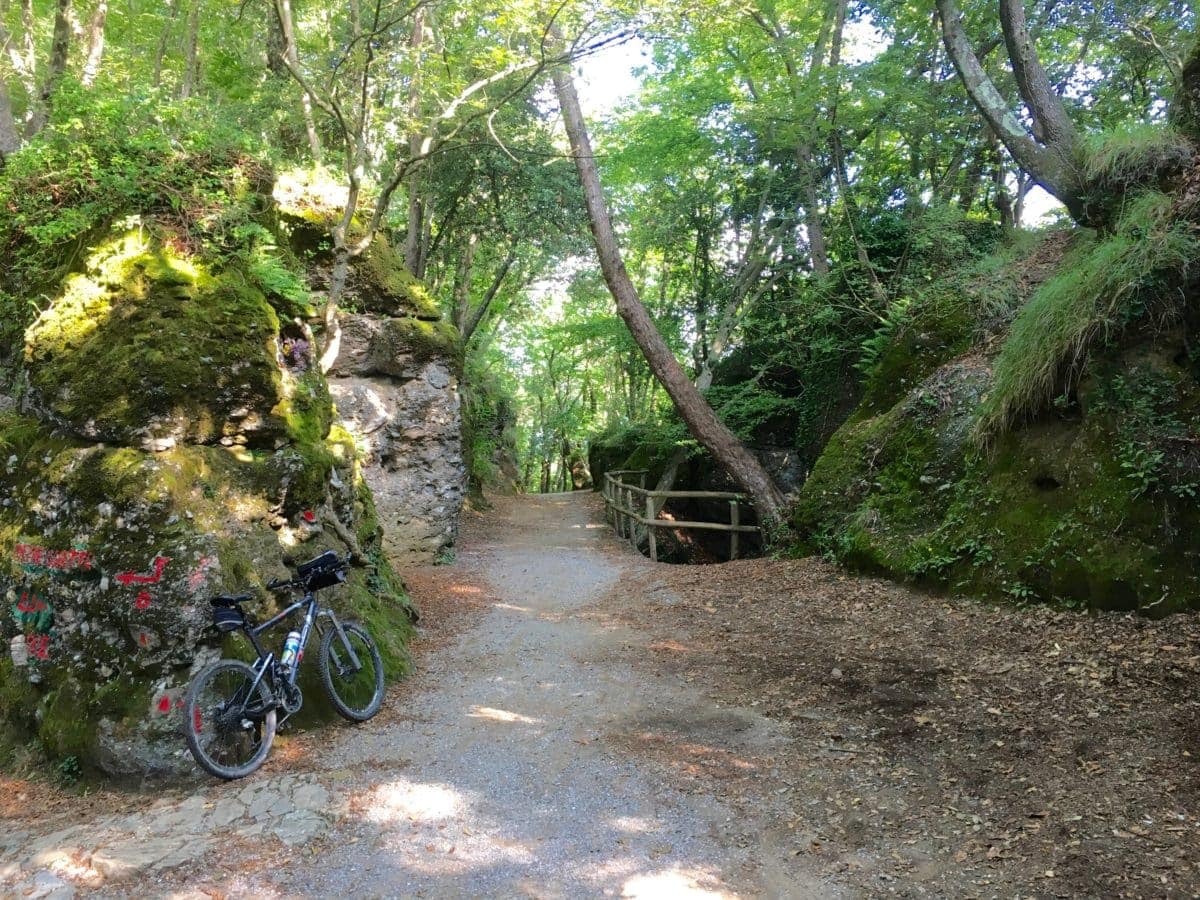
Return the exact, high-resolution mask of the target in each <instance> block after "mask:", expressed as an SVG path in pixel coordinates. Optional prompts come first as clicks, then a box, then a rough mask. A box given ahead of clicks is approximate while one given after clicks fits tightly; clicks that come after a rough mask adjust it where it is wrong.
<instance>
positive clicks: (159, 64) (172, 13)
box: [154, 0, 180, 87]
mask: <svg viewBox="0 0 1200 900" xmlns="http://www.w3.org/2000/svg"><path fill="white" fill-rule="evenodd" d="M165 3H166V7H167V17H166V19H165V20H164V21H163V27H162V31H161V32H159V35H158V49H157V50H156V51H155V53H154V86H155V87H158V86H159V85H160V84H162V70H163V61H164V60H165V59H166V58H167V44H169V43H170V41H171V32H172V31H173V30H174V29H175V17H176V16H177V15H179V3H180V0H165Z"/></svg>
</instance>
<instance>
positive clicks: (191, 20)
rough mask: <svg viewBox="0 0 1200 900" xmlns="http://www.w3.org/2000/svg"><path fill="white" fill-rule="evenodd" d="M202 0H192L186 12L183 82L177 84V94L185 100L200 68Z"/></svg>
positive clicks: (192, 87) (193, 86) (190, 93)
mask: <svg viewBox="0 0 1200 900" xmlns="http://www.w3.org/2000/svg"><path fill="white" fill-rule="evenodd" d="M201 2H202V0H192V9H191V11H190V12H189V13H188V27H187V37H186V38H185V40H184V45H183V83H182V84H181V85H180V86H179V96H180V98H181V99H183V100H186V99H188V97H190V96H192V91H193V90H195V87H196V76H197V73H198V72H199V69H200V46H199V45H200V4H201Z"/></svg>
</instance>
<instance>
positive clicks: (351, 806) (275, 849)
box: [0, 495, 837, 897]
mask: <svg viewBox="0 0 1200 900" xmlns="http://www.w3.org/2000/svg"><path fill="white" fill-rule="evenodd" d="M597 520H598V511H597V506H596V503H595V499H594V498H593V497H591V496H587V495H549V496H542V497H529V498H521V499H518V500H508V501H501V502H500V503H499V504H498V506H497V508H496V509H495V510H494V511H493V512H491V513H489V514H488V516H486V517H485V518H484V519H483V520H482V521H479V522H477V523H476V526H475V528H474V530H472V529H470V528H469V529H468V530H467V534H466V535H465V538H464V541H463V546H462V549H461V550H460V558H459V561H458V562H457V563H456V564H455V565H454V566H452V567H448V568H446V569H445V570H444V575H443V576H442V578H443V583H444V584H448V585H450V587H449V588H448V589H447V592H448V593H458V594H461V595H462V596H463V597H473V598H474V601H475V604H476V608H477V609H478V613H477V614H476V615H475V616H474V617H473V618H472V619H470V621H469V622H468V623H467V624H466V625H465V626H463V627H462V628H461V629H460V631H459V633H458V634H457V636H455V637H453V638H452V639H450V640H449V641H445V642H443V644H442V646H440V647H438V648H437V649H434V650H433V651H431V652H428V653H427V654H425V655H424V656H423V658H421V659H420V660H419V663H420V669H419V672H418V674H417V675H416V676H415V677H414V678H413V679H410V680H409V681H408V682H407V683H406V684H405V685H404V686H402V687H401V688H400V689H398V690H396V691H395V692H394V694H395V695H396V696H395V697H394V698H393V702H392V703H390V704H389V705H390V711H389V712H387V713H385V714H384V715H383V716H381V717H380V720H378V721H376V722H374V723H372V724H370V725H368V726H365V727H361V728H345V729H336V730H327V731H324V732H322V733H320V734H319V735H316V736H312V737H309V738H305V739H301V740H299V741H297V742H296V743H297V744H299V745H300V747H299V749H300V750H301V751H304V750H306V751H307V758H304V757H305V754H304V753H303V752H299V753H298V752H297V748H296V747H293V748H291V750H292V752H286V750H287V748H286V747H285V752H284V753H281V754H278V755H279V756H280V757H281V759H280V760H275V761H274V762H273V764H272V766H270V767H269V769H268V771H267V772H265V773H263V774H261V775H259V776H257V777H256V778H253V779H248V780H247V781H245V782H241V783H238V784H237V785H212V786H208V787H206V788H204V789H203V790H202V791H200V792H198V793H197V794H195V795H193V796H192V797H190V798H186V799H183V800H182V801H181V802H180V803H179V804H178V805H177V806H175V807H171V809H177V808H183V807H185V806H186V805H187V804H191V805H190V806H189V807H187V808H188V809H193V810H194V811H195V814H193V815H190V816H189V815H183V816H180V815H175V816H174V817H172V816H171V815H170V812H171V809H163V810H161V813H162V814H161V815H160V818H159V819H158V820H156V821H159V822H160V823H163V824H162V829H165V831H166V833H165V834H162V833H160V834H156V835H155V836H154V837H155V839H156V840H159V841H160V842H162V843H163V846H164V849H165V850H169V851H170V852H171V853H174V854H175V855H174V856H171V857H169V858H168V857H156V856H155V855H154V854H153V853H147V852H142V853H140V854H130V855H131V856H132V857H135V858H133V859H131V860H130V861H129V864H128V865H124V864H122V863H120V862H119V861H118V862H117V863H113V862H112V861H111V857H112V853H111V852H110V853H108V856H105V854H104V853H103V852H102V851H100V850H98V849H96V850H87V849H86V848H85V849H84V850H82V851H79V850H76V851H75V852H72V853H67V854H62V853H60V854H59V856H60V858H61V859H62V860H66V862H64V864H63V865H60V866H57V867H56V866H54V865H53V864H51V862H48V861H47V860H49V859H50V857H48V856H46V855H45V850H44V848H45V847H46V846H49V847H50V848H51V849H52V850H55V849H57V850H61V847H59V848H56V847H55V841H54V837H55V836H54V835H50V836H49V838H48V839H47V837H46V836H42V839H41V841H40V842H39V847H42V848H43V856H42V858H41V865H40V867H39V864H38V863H37V861H35V860H33V859H32V858H29V857H26V858H25V859H19V860H17V862H16V863H15V866H14V864H11V863H10V867H9V873H8V874H9V875H10V876H11V878H12V879H13V880H12V881H10V884H12V883H16V881H17V879H20V878H25V879H26V880H25V881H24V882H22V883H21V891H20V892H21V893H23V892H24V891H26V890H30V888H33V890H32V891H31V892H30V893H29V894H28V895H29V896H45V895H46V894H47V893H48V892H47V891H46V890H45V888H47V887H50V888H53V889H54V890H55V891H57V892H58V893H56V894H55V896H63V897H65V896H69V895H70V893H71V891H72V890H73V889H74V888H83V889H85V890H86V889H92V890H96V891H98V892H100V893H103V894H106V895H111V896H126V895H128V896H141V895H145V894H147V893H149V894H154V893H158V894H162V895H166V894H174V895H176V896H178V895H179V893H178V892H180V891H183V890H185V889H190V890H193V891H194V890H199V891H200V892H201V893H202V894H208V895H221V896H248V895H255V896H263V895H267V896H270V895H275V896H296V895H299V896H311V895H335V894H343V895H347V896H421V897H460V896H471V897H512V896H530V897H584V896H586V897H591V896H629V897H639V896H640V897H669V896H678V897H709V896H761V895H766V896H787V897H810V896H820V897H829V896H836V895H837V891H836V890H835V888H834V887H833V886H832V885H831V884H829V883H827V882H823V881H821V880H819V879H818V878H817V877H816V876H815V875H813V874H811V873H810V871H808V870H805V869H804V865H805V862H804V860H803V859H797V858H795V857H794V855H793V854H792V853H790V852H788V851H787V850H786V849H785V847H784V842H783V841H782V840H780V841H776V840H775V839H774V838H773V837H772V835H771V833H770V830H769V829H765V828H764V825H763V823H762V822H757V821H754V819H753V818H752V817H746V816H744V815H743V816H740V817H739V816H738V815H737V814H735V812H734V811H733V809H732V807H731V806H730V805H729V804H728V803H727V802H726V801H725V800H724V799H723V798H722V797H721V796H720V795H719V790H720V782H719V781H710V782H705V783H704V784H705V785H706V786H697V784H695V783H693V784H690V785H684V784H681V782H680V781H679V780H678V779H668V778H666V777H664V768H663V767H662V766H661V764H659V763H655V762H652V761H651V760H650V759H649V758H648V757H647V756H646V755H643V754H634V753H631V752H628V751H627V750H624V749H622V747H624V746H626V744H625V743H623V742H622V741H620V740H617V739H616V738H617V736H624V737H625V738H626V739H627V738H628V737H629V736H630V735H634V736H637V735H646V736H648V737H652V736H654V735H657V734H660V733H663V732H664V731H667V732H670V733H671V734H672V735H674V736H675V737H676V739H677V740H678V741H679V746H680V747H681V748H684V749H683V750H681V752H686V748H687V747H689V746H693V745H694V746H701V747H703V749H704V750H706V751H710V750H712V749H713V747H714V746H715V747H716V748H718V749H719V750H720V752H722V753H724V754H726V755H727V756H728V757H729V758H730V759H732V760H734V761H735V762H736V761H737V760H739V759H741V758H745V759H761V758H764V757H769V756H770V755H771V754H772V753H774V752H776V751H777V750H780V749H782V748H784V747H785V746H786V745H787V744H788V742H789V739H788V737H787V734H786V732H784V731H782V730H781V729H780V727H779V726H778V725H776V724H774V723H772V722H771V721H770V720H768V719H766V718H763V717H761V716H759V715H758V714H756V713H755V712H753V711H751V710H747V709H739V708H721V707H718V706H717V705H716V704H714V703H713V702H712V701H711V700H710V699H709V698H707V697H706V696H705V695H704V694H703V693H701V692H700V691H699V690H698V689H696V688H693V687H692V686H690V685H689V684H687V683H686V682H683V681H681V680H680V679H678V678H668V677H663V676H660V675H657V674H654V673H653V672H650V671H647V667H645V666H639V665H635V663H636V662H637V660H636V659H635V658H634V657H635V655H636V654H638V653H640V652H641V651H640V650H639V649H638V648H639V647H640V643H641V642H639V641H637V640H636V635H634V634H633V633H631V632H629V631H627V630H625V626H622V625H620V624H618V623H617V622H615V621H613V618H612V617H611V616H598V615H594V614H590V613H589V606H591V605H593V604H594V603H595V601H597V600H599V598H600V597H602V596H603V595H604V594H605V593H606V592H608V591H609V590H610V589H611V588H612V587H614V586H615V585H617V584H618V582H619V581H620V580H621V579H625V578H629V577H631V576H633V575H636V574H637V573H638V572H639V571H644V567H646V566H649V565H650V563H648V562H647V561H645V560H643V559H642V558H641V557H640V556H636V555H634V554H633V553H631V552H630V551H628V550H627V549H626V548H625V547H624V546H623V545H622V544H620V543H618V542H617V541H616V540H615V539H614V538H613V537H612V536H611V532H610V531H609V530H608V529H606V528H605V527H603V526H602V525H601V524H598V521H597ZM456 578H461V581H460V582H458V583H454V580H455V579H456ZM689 741H691V742H692V743H691V744H689ZM297 756H299V757H301V758H300V759H298V760H297V759H296V757H297ZM281 763H286V764H287V765H291V766H296V767H298V768H307V769H308V770H309V774H306V775H305V776H304V777H303V778H302V779H301V780H300V781H299V782H297V783H292V782H286V783H284V784H283V786H282V788H281V787H280V780H281V778H287V777H290V776H287V775H281V774H280V773H281V772H286V771H287V769H286V768H281ZM747 765H749V764H748V763H747ZM256 782H257V783H261V785H262V786H263V787H262V788H261V789H262V790H267V791H270V792H272V796H276V795H278V796H280V797H281V798H282V799H280V800H279V802H278V804H273V803H272V804H269V805H268V804H264V803H263V802H260V803H259V804H258V806H259V807H260V808H261V809H257V810H256V809H250V808H249V806H248V805H247V807H246V808H245V809H239V808H237V807H236V806H235V805H233V804H234V803H235V801H238V798H239V797H242V793H241V792H244V791H246V790H247V788H248V786H251V785H254V784H255V783H256ZM297 787H303V791H301V792H300V799H301V800H302V801H304V802H303V804H301V803H297V804H296V805H297V809H299V810H300V813H301V820H300V821H302V822H304V823H306V825H305V827H303V828H299V827H297V828H292V829H290V830H289V829H288V828H287V827H286V824H285V823H286V822H287V821H288V818H289V816H288V812H287V806H288V798H289V797H293V796H295V795H296V794H297ZM320 791H328V797H327V801H326V804H325V807H324V808H323V809H322V810H320V811H319V814H318V815H316V816H314V814H313V810H312V809H311V808H309V807H312V806H313V804H312V802H311V801H312V799H313V797H314V796H321V795H320V794H319V793H318V792H320ZM197 797H199V801H197ZM251 799H252V798H251ZM159 805H160V806H161V805H162V801H159ZM168 806H170V804H168ZM216 810H220V814H219V815H216V814H214V813H215V811H216ZM256 812H258V813H260V814H266V815H269V816H271V817H273V818H268V819H267V820H266V821H263V822H260V821H259V820H258V819H257V818H256V817H255V816H254V815H253V813H256ZM174 820H179V822H180V824H179V825H177V826H176V825H171V822H172V821H174ZM120 821H124V822H127V824H128V823H131V822H133V821H134V817H130V818H129V819H128V820H120ZM109 824H110V826H111V827H110V830H113V829H116V830H118V831H119V827H118V825H119V824H120V823H119V822H117V824H115V825H114V824H113V823H109ZM259 826H261V827H259ZM127 830H128V829H127ZM181 835H182V836H183V837H184V838H185V839H186V840H185V847H187V846H193V845H194V846H195V847H196V852H195V853H193V854H190V855H189V853H188V851H187V850H186V849H182V850H181V847H180V846H179V841H178V840H177V838H178V837H180V836H181ZM112 840H114V841H116V842H117V843H118V844H119V845H120V846H127V845H128V846H131V847H132V846H137V842H136V841H133V840H132V838H131V837H130V836H129V835H124V836H122V835H116V836H114V837H113V838H112ZM214 840H216V841H218V842H219V843H220V845H221V849H220V850H217V851H214V850H213V849H212V847H213V841H214ZM122 841H124V843H123V844H122V843H121V842H122ZM26 846H28V844H26ZM143 847H144V844H143ZM105 859H107V860H109V862H108V864H107V868H105V867H104V866H103V865H95V864H93V863H103V861H104V860H105ZM2 862H3V857H0V863H2ZM68 863H69V864H68ZM101 869H104V871H100V870H101ZM0 877H3V869H2V867H0ZM52 877H55V878H58V879H60V880H59V881H58V882H57V883H54V882H51V881H49V880H48V879H50V878H52ZM38 879H41V881H40V882H39V881H38ZM151 879H153V880H151ZM0 884H2V882H0ZM0 893H3V890H2V889H0Z"/></svg>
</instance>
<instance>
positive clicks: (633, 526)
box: [629, 485, 637, 550]
mask: <svg viewBox="0 0 1200 900" xmlns="http://www.w3.org/2000/svg"><path fill="white" fill-rule="evenodd" d="M636 515H637V513H635V512H634V511H633V485H630V486H629V543H631V544H633V549H635V550H636V549H637V519H635V518H634V516H636Z"/></svg>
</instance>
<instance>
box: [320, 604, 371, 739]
mask: <svg viewBox="0 0 1200 900" xmlns="http://www.w3.org/2000/svg"><path fill="white" fill-rule="evenodd" d="M342 631H344V632H345V634H346V641H347V642H348V643H349V644H350V646H351V647H352V648H353V649H354V655H355V656H357V657H358V666H357V667H355V665H354V660H353V659H352V658H351V656H350V654H349V653H347V652H346V645H345V644H343V643H342V639H341V637H340V636H339V635H338V632H337V629H336V628H331V629H329V631H327V632H325V634H324V636H323V637H322V638H321V658H320V660H318V663H317V667H318V668H319V669H320V671H321V681H322V682H323V683H324V684H325V691H326V693H328V694H329V700H330V702H331V703H332V704H333V708H334V709H336V710H337V711H338V715H340V716H342V717H343V718H345V719H349V720H350V721H351V722H365V721H367V719H369V718H371V717H372V716H373V715H375V713H377V712H379V708H380V707H381V706H383V659H382V658H381V657H380V656H379V648H378V647H376V646H375V641H374V640H372V639H371V635H370V634H368V633H367V630H366V629H365V628H363V627H362V626H361V625H358V624H356V623H354V622H344V623H342Z"/></svg>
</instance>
